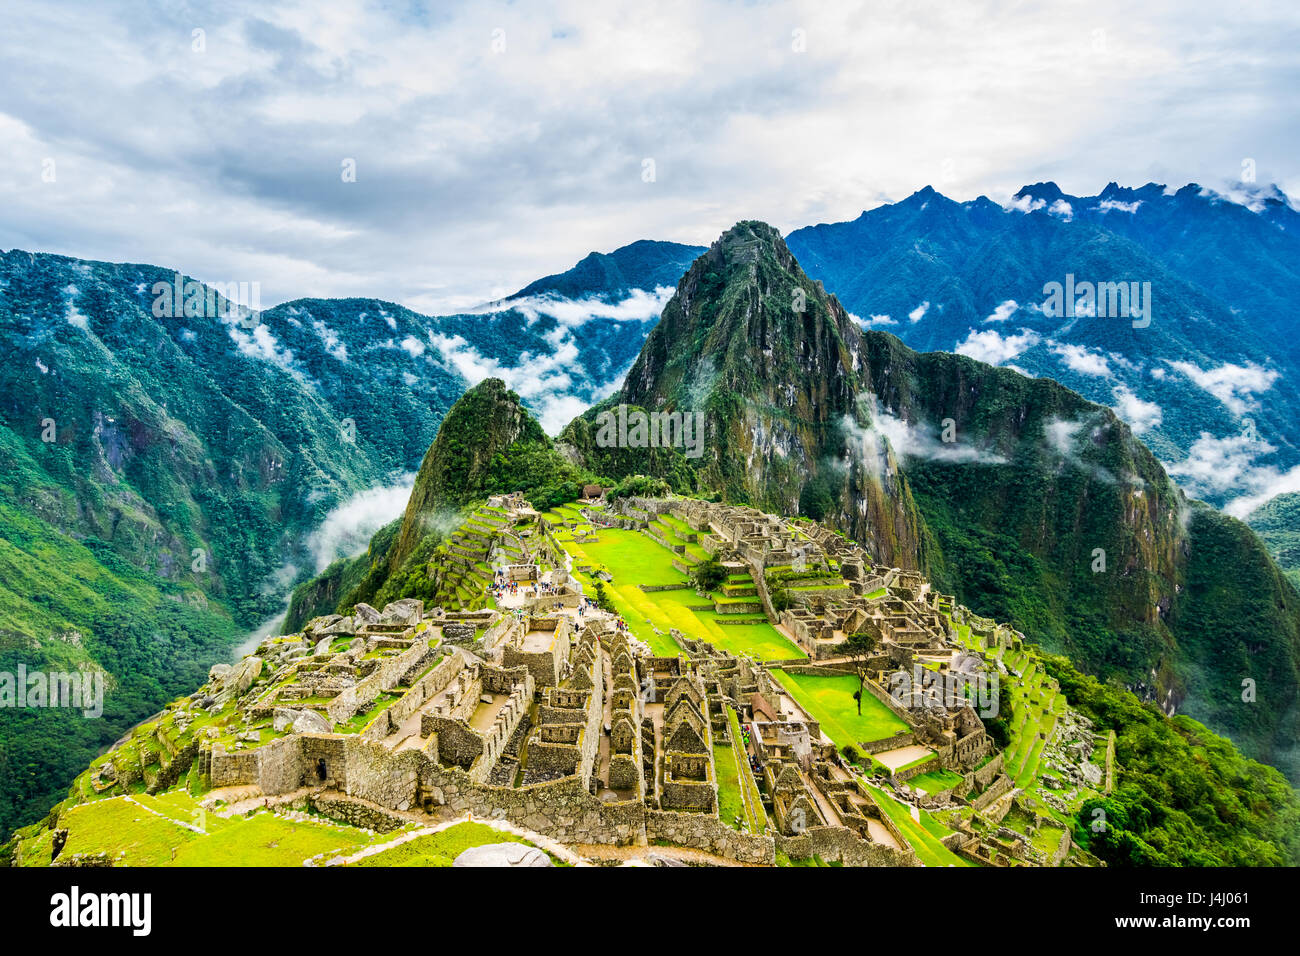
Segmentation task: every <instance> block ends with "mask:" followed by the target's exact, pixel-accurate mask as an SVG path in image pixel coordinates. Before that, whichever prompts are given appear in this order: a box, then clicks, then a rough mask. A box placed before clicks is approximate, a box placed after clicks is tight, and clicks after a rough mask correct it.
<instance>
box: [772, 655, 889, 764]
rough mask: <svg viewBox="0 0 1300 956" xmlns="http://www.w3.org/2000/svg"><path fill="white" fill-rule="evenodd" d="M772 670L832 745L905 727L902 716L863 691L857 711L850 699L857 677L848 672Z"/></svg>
mask: <svg viewBox="0 0 1300 956" xmlns="http://www.w3.org/2000/svg"><path fill="white" fill-rule="evenodd" d="M772 674H773V676H775V677H776V678H777V680H779V681H780V682H781V685H782V686H783V687H784V688H785V689H786V691H787V692H788V693H789V694H790V696H791V697H793V698H794V699H795V701H796V702H798V704H799V706H800V707H802V708H803V709H804V710H806V711H808V713H810V714H811V715H812V716H813V717H815V718H816V719H817V720H818V721H819V722H820V723H821V725H822V732H823V733H825V734H826V736H827V737H829V738H830V739H831V740H833V741H834V742H835V746H836V747H844V746H845V745H847V744H853V745H854V746H856V745H858V744H859V743H861V742H862V741H864V740H880V739H881V738H883V737H892V736H893V735H894V734H901V733H903V732H905V731H906V730H907V729H908V726H907V723H906V722H905V721H903V720H902V718H900V717H898V716H897V715H896V714H895V713H894V712H893V711H891V710H890V709H889V708H888V707H886V706H885V705H884V704H882V703H881V702H880V701H878V700H876V698H874V697H872V696H871V694H870V693H867V694H864V695H863V697H862V713H861V714H860V715H859V714H858V704H857V701H855V700H854V699H853V694H854V693H855V692H856V691H857V689H858V679H857V678H856V677H854V676H853V675H852V674H844V675H840V676H834V677H820V676H818V677H809V676H806V675H803V674H790V673H788V672H786V671H783V670H773V671H772Z"/></svg>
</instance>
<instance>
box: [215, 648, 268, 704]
mask: <svg viewBox="0 0 1300 956" xmlns="http://www.w3.org/2000/svg"><path fill="white" fill-rule="evenodd" d="M261 674H262V659H261V658H260V657H245V658H244V659H243V660H242V661H240V662H239V663H238V664H236V665H235V666H234V667H232V668H231V669H230V671H229V672H228V673H227V674H226V676H224V677H223V678H221V691H222V693H224V694H228V695H230V696H232V697H238V696H239V695H240V694H242V693H244V691H246V690H248V688H250V687H252V686H253V681H255V680H257V678H258V677H260V676H261Z"/></svg>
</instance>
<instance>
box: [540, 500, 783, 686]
mask: <svg viewBox="0 0 1300 956" xmlns="http://www.w3.org/2000/svg"><path fill="white" fill-rule="evenodd" d="M551 516H552V515H551V513H548V515H547V517H548V519H549V518H550V517H551ZM597 537H598V540H597V541H595V542H578V541H575V540H574V539H573V535H572V534H570V533H567V532H566V531H564V530H562V529H555V538H556V540H557V542H559V544H560V546H561V547H563V548H564V549H565V550H566V551H568V552H569V553H570V554H571V555H573V559H574V564H575V568H576V567H577V566H581V565H590V566H591V567H592V568H593V569H597V568H603V569H605V570H606V571H608V572H609V573H610V574H611V575H612V576H613V578H614V580H613V582H612V583H606V584H605V590H606V591H607V592H608V594H609V596H610V599H611V600H612V601H613V602H614V606H615V608H616V609H617V610H618V612H619V613H620V614H621V615H622V616H623V619H624V620H625V621H627V624H628V627H629V628H631V630H632V634H633V636H635V637H636V638H638V639H639V640H642V641H645V642H646V643H647V644H649V645H650V647H651V648H652V649H653V650H654V652H655V653H656V654H661V655H667V656H673V655H676V654H678V653H679V652H680V651H681V648H679V647H678V646H677V644H676V642H675V641H673V639H672V638H671V637H670V636H669V631H670V630H671V629H672V628H677V629H678V630H680V631H681V632H682V633H683V634H687V635H690V636H692V637H697V638H702V639H703V640H706V641H708V642H709V643H711V644H713V645H715V646H716V647H720V648H722V649H723V650H727V651H730V652H731V653H733V654H751V655H753V656H754V657H756V658H757V659H759V660H763V661H773V660H793V659H803V658H805V657H807V655H806V654H804V653H803V651H801V650H800V649H799V648H798V647H797V646H796V645H795V644H794V643H792V642H791V641H790V640H788V639H787V638H786V637H785V636H784V635H782V634H781V633H780V632H779V631H777V629H776V628H774V627H773V626H772V625H771V624H769V623H768V622H767V621H765V620H764V621H761V622H760V623H749V624H722V623H719V620H720V619H722V620H725V619H726V618H727V615H720V614H718V613H717V611H715V610H714V608H713V604H714V602H715V601H717V600H721V601H722V603H753V601H754V600H755V599H754V598H752V597H751V598H732V599H726V598H725V597H724V596H723V595H722V593H721V592H719V593H718V594H716V595H713V596H711V597H709V598H702V597H700V596H699V595H698V594H696V593H695V591H694V589H692V588H691V587H690V585H689V583H688V581H687V579H686V575H684V574H682V572H680V571H678V570H677V569H676V568H674V567H673V558H674V557H675V555H674V554H673V552H672V551H670V550H669V549H667V548H665V547H663V546H662V545H661V544H659V543H658V542H657V541H655V540H654V539H653V538H651V537H649V536H648V535H645V534H642V533H641V532H639V531H629V530H625V529H620V528H601V529H599V530H598V531H597ZM578 577H579V579H580V580H581V581H582V582H583V588H584V589H585V590H586V591H587V593H588V594H590V593H593V591H592V589H593V588H594V581H593V579H592V578H591V576H590V575H588V574H582V573H581V572H579V573H578ZM641 585H647V586H662V585H676V586H677V588H676V589H675V590H671V591H651V592H646V591H643V590H641ZM759 616H760V615H754V616H753V617H755V618H757V617H759ZM655 628H658V629H659V632H660V633H655Z"/></svg>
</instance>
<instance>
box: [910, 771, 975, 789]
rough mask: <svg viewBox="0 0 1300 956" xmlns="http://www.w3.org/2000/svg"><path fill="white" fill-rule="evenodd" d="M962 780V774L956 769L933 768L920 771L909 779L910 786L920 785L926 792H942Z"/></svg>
mask: <svg viewBox="0 0 1300 956" xmlns="http://www.w3.org/2000/svg"><path fill="white" fill-rule="evenodd" d="M961 782H962V775H961V774H959V773H957V772H956V771H955V770H931V771H929V772H927V773H918V774H917V775H916V776H915V777H913V778H912V779H911V780H909V781H907V783H908V785H909V786H912V787H919V788H920V789H921V790H924V791H925V792H926V793H941V792H942V791H944V790H947V789H949V788H951V787H955V786H957V784H959V783H961Z"/></svg>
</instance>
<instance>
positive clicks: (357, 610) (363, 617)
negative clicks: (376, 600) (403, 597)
mask: <svg viewBox="0 0 1300 956" xmlns="http://www.w3.org/2000/svg"><path fill="white" fill-rule="evenodd" d="M352 616H353V618H355V619H356V622H357V627H360V626H361V625H362V624H378V623H379V617H380V614H379V612H378V611H376V610H375V609H374V608H373V607H371V606H370V605H369V604H366V603H364V602H363V603H361V604H358V605H357V606H356V607H354V608H353V609H352Z"/></svg>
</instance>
